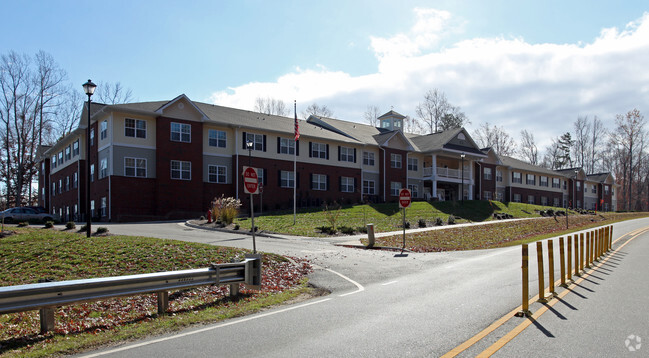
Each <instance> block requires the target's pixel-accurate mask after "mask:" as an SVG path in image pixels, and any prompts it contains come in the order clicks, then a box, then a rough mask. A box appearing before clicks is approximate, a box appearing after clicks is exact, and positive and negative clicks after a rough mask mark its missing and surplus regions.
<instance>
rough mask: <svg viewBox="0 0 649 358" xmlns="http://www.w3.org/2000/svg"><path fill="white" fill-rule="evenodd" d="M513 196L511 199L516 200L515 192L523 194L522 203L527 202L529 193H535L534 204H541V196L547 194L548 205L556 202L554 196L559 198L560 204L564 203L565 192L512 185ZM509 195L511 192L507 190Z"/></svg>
mask: <svg viewBox="0 0 649 358" xmlns="http://www.w3.org/2000/svg"><path fill="white" fill-rule="evenodd" d="M510 190H511V193H512V196H511V201H514V194H521V203H527V196H528V195H534V204H536V205H541V197H542V196H545V197H547V198H548V206H552V205H553V202H554V198H558V199H559V206H561V205H562V204H563V193H557V192H552V191H545V190H537V189H528V188H516V187H511V188H510ZM507 195H509V193H508V192H507ZM509 199H510V198H509V197H507V198H506V200H509Z"/></svg>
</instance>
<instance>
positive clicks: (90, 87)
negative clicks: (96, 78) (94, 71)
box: [83, 80, 97, 96]
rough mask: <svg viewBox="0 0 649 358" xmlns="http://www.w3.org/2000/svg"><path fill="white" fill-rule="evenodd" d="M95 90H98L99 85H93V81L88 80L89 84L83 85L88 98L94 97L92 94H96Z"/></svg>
mask: <svg viewBox="0 0 649 358" xmlns="http://www.w3.org/2000/svg"><path fill="white" fill-rule="evenodd" d="M95 88H97V85H96V84H94V83H92V81H91V80H88V82H86V83H84V84H83V91H84V92H86V94H87V95H88V96H92V94H93V93H95Z"/></svg>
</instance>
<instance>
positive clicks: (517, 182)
mask: <svg viewBox="0 0 649 358" xmlns="http://www.w3.org/2000/svg"><path fill="white" fill-rule="evenodd" d="M516 175H518V178H516ZM512 183H516V184H523V173H521V172H512Z"/></svg>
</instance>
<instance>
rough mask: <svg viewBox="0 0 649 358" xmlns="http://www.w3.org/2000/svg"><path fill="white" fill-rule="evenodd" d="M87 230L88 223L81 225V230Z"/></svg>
mask: <svg viewBox="0 0 649 358" xmlns="http://www.w3.org/2000/svg"><path fill="white" fill-rule="evenodd" d="M86 230H88V226H86V225H83V226H81V229H79V231H86Z"/></svg>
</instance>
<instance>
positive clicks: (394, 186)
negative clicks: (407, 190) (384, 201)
mask: <svg viewBox="0 0 649 358" xmlns="http://www.w3.org/2000/svg"><path fill="white" fill-rule="evenodd" d="M401 188H402V184H401V182H400V181H391V182H390V196H399V191H400V190H401Z"/></svg>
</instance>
